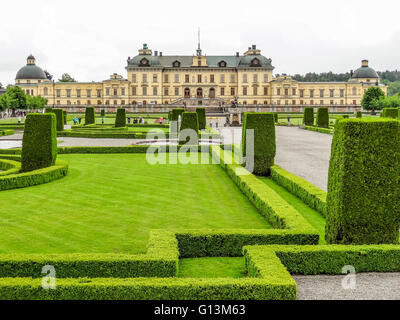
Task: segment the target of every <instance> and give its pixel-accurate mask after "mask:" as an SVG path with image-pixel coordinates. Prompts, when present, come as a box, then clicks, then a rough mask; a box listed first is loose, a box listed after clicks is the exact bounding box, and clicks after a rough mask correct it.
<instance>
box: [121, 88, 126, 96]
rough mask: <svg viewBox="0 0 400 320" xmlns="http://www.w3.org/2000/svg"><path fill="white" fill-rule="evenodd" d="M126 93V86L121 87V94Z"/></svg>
mask: <svg viewBox="0 0 400 320" xmlns="http://www.w3.org/2000/svg"><path fill="white" fill-rule="evenodd" d="M124 95H125V88H121V96H124Z"/></svg>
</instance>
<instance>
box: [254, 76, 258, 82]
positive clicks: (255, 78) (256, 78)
mask: <svg viewBox="0 0 400 320" xmlns="http://www.w3.org/2000/svg"><path fill="white" fill-rule="evenodd" d="M253 82H254V83H257V82H258V75H257V74H253Z"/></svg>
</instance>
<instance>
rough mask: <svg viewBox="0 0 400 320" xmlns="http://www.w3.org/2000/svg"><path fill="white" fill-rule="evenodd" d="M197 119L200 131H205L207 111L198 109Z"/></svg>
mask: <svg viewBox="0 0 400 320" xmlns="http://www.w3.org/2000/svg"><path fill="white" fill-rule="evenodd" d="M196 112H197V118H198V119H199V130H204V129H205V128H206V109H205V108H197V109H196Z"/></svg>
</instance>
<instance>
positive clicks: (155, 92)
mask: <svg viewBox="0 0 400 320" xmlns="http://www.w3.org/2000/svg"><path fill="white" fill-rule="evenodd" d="M157 91H158V90H157V87H153V96H156V95H157V94H158V93H157Z"/></svg>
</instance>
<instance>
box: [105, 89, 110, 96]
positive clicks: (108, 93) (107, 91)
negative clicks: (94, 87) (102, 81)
mask: <svg viewBox="0 0 400 320" xmlns="http://www.w3.org/2000/svg"><path fill="white" fill-rule="evenodd" d="M109 95H110V88H106V96H109Z"/></svg>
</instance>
